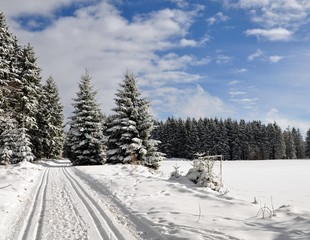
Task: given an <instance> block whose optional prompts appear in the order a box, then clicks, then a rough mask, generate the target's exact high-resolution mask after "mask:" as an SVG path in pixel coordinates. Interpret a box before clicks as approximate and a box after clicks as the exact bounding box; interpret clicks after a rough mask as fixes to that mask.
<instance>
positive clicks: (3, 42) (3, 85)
mask: <svg viewBox="0 0 310 240" xmlns="http://www.w3.org/2000/svg"><path fill="white" fill-rule="evenodd" d="M14 52H15V49H14V36H13V35H12V34H11V33H10V32H9V29H8V26H7V23H6V19H5V16H4V14H3V13H2V12H0V108H1V109H2V110H4V109H7V107H8V105H9V102H10V101H9V99H8V97H9V96H10V92H11V89H10V83H11V82H12V79H14V76H13V74H12V72H13V64H12V63H13V60H14Z"/></svg>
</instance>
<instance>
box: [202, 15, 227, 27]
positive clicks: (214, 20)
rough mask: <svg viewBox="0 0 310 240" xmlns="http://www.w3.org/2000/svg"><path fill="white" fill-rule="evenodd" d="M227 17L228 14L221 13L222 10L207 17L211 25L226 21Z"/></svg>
mask: <svg viewBox="0 0 310 240" xmlns="http://www.w3.org/2000/svg"><path fill="white" fill-rule="evenodd" d="M228 19H229V17H228V16H226V15H225V14H223V13H222V12H218V13H217V14H215V15H214V16H212V17H210V18H208V19H207V22H208V24H209V25H213V24H215V23H220V22H226V21H227V20H228Z"/></svg>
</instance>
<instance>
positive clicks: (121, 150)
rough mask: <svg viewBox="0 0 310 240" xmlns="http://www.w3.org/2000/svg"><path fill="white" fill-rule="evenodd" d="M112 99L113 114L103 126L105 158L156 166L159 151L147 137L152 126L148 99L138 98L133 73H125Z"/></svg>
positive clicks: (118, 161)
mask: <svg viewBox="0 0 310 240" xmlns="http://www.w3.org/2000/svg"><path fill="white" fill-rule="evenodd" d="M115 102H116V107H115V108H114V109H113V110H114V111H115V115H114V117H113V118H111V119H112V120H111V121H110V122H109V124H108V129H107V132H108V134H109V138H108V152H107V161H108V162H109V163H138V164H142V165H146V166H148V167H151V168H157V167H158V164H159V161H160V160H161V159H162V154H161V153H159V152H158V151H157V143H158V141H155V140H152V139H150V135H151V131H152V129H153V120H152V118H151V115H150V113H149V112H148V108H149V104H150V102H149V101H148V100H146V99H144V98H141V93H140V91H139V90H138V88H137V84H136V80H135V77H134V75H133V74H131V73H126V74H125V79H124V81H123V83H122V84H120V89H119V90H118V92H117V93H116V98H115Z"/></svg>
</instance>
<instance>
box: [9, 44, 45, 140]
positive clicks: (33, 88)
mask: <svg viewBox="0 0 310 240" xmlns="http://www.w3.org/2000/svg"><path fill="white" fill-rule="evenodd" d="M21 51H22V54H21V57H20V58H21V59H18V68H19V74H18V79H19V83H20V84H19V85H16V86H15V89H14V100H15V106H14V110H15V116H16V118H17V121H18V122H19V123H20V125H23V126H24V127H25V128H26V129H28V130H33V129H36V128H37V123H36V114H37V112H38V103H39V99H40V97H41V94H42V85H41V77H40V72H41V69H40V68H39V66H38V64H37V62H36V57H35V52H34V50H33V47H32V46H31V45H30V44H28V45H27V46H24V47H23V48H22V50H21ZM29 134H30V135H31V133H29ZM32 138H33V136H31V139H32Z"/></svg>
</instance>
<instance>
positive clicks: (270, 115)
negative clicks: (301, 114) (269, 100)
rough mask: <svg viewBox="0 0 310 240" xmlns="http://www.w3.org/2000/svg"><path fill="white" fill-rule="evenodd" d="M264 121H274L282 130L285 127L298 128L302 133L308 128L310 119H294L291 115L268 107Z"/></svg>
mask: <svg viewBox="0 0 310 240" xmlns="http://www.w3.org/2000/svg"><path fill="white" fill-rule="evenodd" d="M265 121H266V122H276V123H277V124H278V125H279V126H280V127H281V128H282V130H284V129H286V128H287V127H289V126H290V127H295V128H299V129H300V130H301V132H302V134H303V135H305V133H306V132H307V131H308V130H309V126H310V121H308V120H300V119H294V118H292V117H291V116H290V117H288V116H285V115H284V114H283V113H281V112H280V111H279V110H278V109H277V108H272V109H270V110H269V111H268V112H267V113H266V115H265Z"/></svg>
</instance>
